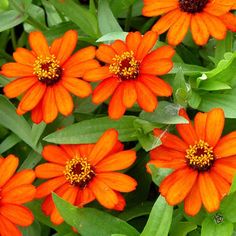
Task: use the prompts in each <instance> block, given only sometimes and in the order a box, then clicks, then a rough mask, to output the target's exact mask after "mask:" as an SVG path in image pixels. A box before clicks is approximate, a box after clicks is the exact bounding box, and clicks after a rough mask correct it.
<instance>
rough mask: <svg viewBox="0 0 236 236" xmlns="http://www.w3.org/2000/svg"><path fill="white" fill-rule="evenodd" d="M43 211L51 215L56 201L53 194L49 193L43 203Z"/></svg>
mask: <svg viewBox="0 0 236 236" xmlns="http://www.w3.org/2000/svg"><path fill="white" fill-rule="evenodd" d="M41 208H42V211H43V213H44V214H45V215H47V216H48V215H50V214H51V213H52V211H53V209H54V208H55V205H54V202H53V200H52V195H51V194H50V195H48V196H47V197H46V198H45V200H44V201H43V203H42V206H41Z"/></svg>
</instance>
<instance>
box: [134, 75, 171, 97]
mask: <svg viewBox="0 0 236 236" xmlns="http://www.w3.org/2000/svg"><path fill="white" fill-rule="evenodd" d="M138 80H139V81H140V82H142V83H143V84H145V85H146V86H147V87H148V88H149V89H150V90H151V91H152V92H153V93H154V94H155V95H157V96H165V97H169V96H171V94H172V87H171V86H170V85H169V84H168V83H167V82H165V81H164V80H163V79H160V78H158V77H156V76H154V75H140V76H139V77H138Z"/></svg>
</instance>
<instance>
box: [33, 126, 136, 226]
mask: <svg viewBox="0 0 236 236" xmlns="http://www.w3.org/2000/svg"><path fill="white" fill-rule="evenodd" d="M42 155H43V157H44V159H46V160H47V161H49V163H45V164H42V165H39V166H37V168H36V176H37V177H38V178H43V179H50V180H48V181H46V182H44V183H43V184H41V185H40V186H39V187H38V188H37V193H36V198H42V197H46V199H45V201H44V203H43V204H42V209H43V211H44V213H45V214H46V215H51V221H52V222H53V223H54V224H60V223H61V222H63V219H62V217H61V216H60V214H59V212H58V210H57V209H56V207H55V205H54V204H53V201H52V196H51V192H52V191H54V192H55V193H56V194H58V195H59V196H61V197H62V198H63V199H65V200H66V201H68V202H70V203H71V204H74V205H76V206H80V207H82V206H83V205H85V204H87V203H89V202H91V201H93V200H95V199H97V200H98V202H99V203H100V204H101V205H103V206H104V207H106V208H109V209H116V210H123V208H124V207H125V200H124V198H123V196H122V195H121V194H120V193H119V192H130V191H133V190H134V189H135V187H136V185H137V183H136V181H135V180H134V179H133V178H131V177H129V176H128V175H125V174H122V173H119V172H115V171H117V170H122V169H125V168H128V167H129V166H130V165H132V164H133V163H134V161H135V159H136V153H135V151H133V150H126V151H124V150H123V145H122V144H121V143H120V142H119V141H118V133H117V131H116V130H114V129H110V130H107V131H106V132H105V133H104V134H103V135H102V136H101V138H100V139H99V140H98V142H97V143H96V144H78V145H61V146H55V145H48V146H46V147H44V149H43V153H42Z"/></svg>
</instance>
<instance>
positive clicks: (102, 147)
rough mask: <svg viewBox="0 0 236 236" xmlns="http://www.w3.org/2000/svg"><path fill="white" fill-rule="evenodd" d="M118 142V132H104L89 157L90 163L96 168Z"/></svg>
mask: <svg viewBox="0 0 236 236" xmlns="http://www.w3.org/2000/svg"><path fill="white" fill-rule="evenodd" d="M117 140H118V132H117V131H116V130H115V129H108V130H107V131H106V132H104V133H103V135H102V136H101V137H100V138H99V140H98V141H97V143H96V144H95V146H94V148H93V150H92V151H91V153H90V155H89V157H88V160H89V162H90V163H91V164H92V165H93V166H95V165H96V164H97V163H98V162H99V161H101V160H102V159H103V158H104V157H105V156H106V155H107V154H108V153H109V152H110V151H111V150H112V148H113V147H114V146H115V144H116V142H117Z"/></svg>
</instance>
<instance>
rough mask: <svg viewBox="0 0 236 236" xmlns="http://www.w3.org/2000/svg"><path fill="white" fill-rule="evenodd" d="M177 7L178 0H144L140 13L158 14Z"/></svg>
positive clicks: (145, 14)
mask: <svg viewBox="0 0 236 236" xmlns="http://www.w3.org/2000/svg"><path fill="white" fill-rule="evenodd" d="M177 7H178V1H177V0H172V1H166V0H164V1H163V0H159V1H144V7H143V10H142V13H143V15H144V16H158V15H162V14H163V13H166V12H168V11H171V10H173V9H176V8H177Z"/></svg>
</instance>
